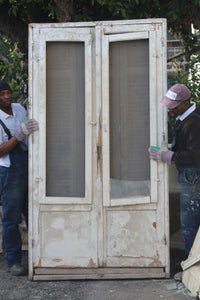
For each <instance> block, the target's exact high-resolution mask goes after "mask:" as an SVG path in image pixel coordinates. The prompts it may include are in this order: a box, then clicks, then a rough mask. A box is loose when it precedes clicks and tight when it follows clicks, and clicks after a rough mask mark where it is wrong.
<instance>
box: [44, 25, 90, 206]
mask: <svg viewBox="0 0 200 300" xmlns="http://www.w3.org/2000/svg"><path fill="white" fill-rule="evenodd" d="M40 38H41V41H40V48H39V53H40V66H39V69H40V78H42V80H41V81H40V95H41V96H40V103H42V104H41V105H40V111H39V118H40V126H41V130H40V144H41V145H43V146H42V149H41V155H40V157H39V160H40V166H41V167H40V170H39V172H40V174H39V178H40V179H41V180H39V184H40V193H41V197H40V203H49V204H54V203H56V204H59V203H60V204H86V203H87V204H89V203H91V199H92V198H91V190H92V188H91V184H90V182H91V169H92V163H91V157H92V155H91V151H92V150H91V140H92V133H91V120H92V115H91V114H92V112H91V106H92V105H91V103H92V92H91V87H92V85H91V82H92V73H91V69H92V51H91V47H92V45H91V31H90V30H89V29H86V28H80V30H79V31H78V33H77V31H76V30H75V29H74V28H71V29H70V30H69V32H67V33H65V34H64V33H63V31H62V30H61V29H58V28H56V29H55V31H53V33H52V32H51V30H48V29H46V28H44V29H43V30H42V31H41V34H40ZM44 78H45V81H44ZM44 87H46V88H44ZM44 162H45V163H44ZM86 166H87V168H86Z"/></svg>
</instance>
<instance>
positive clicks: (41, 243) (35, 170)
mask: <svg viewBox="0 0 200 300" xmlns="http://www.w3.org/2000/svg"><path fill="white" fill-rule="evenodd" d="M29 49H30V52H29V81H30V116H31V117H34V118H35V119H37V120H38V121H39V131H38V132H36V133H35V134H34V136H33V138H32V139H30V147H29V149H30V150H29V212H30V224H29V228H30V231H29V257H30V260H29V267H30V277H32V276H33V278H37V279H38V278H39V279H40V277H37V275H34V274H37V270H40V272H41V273H42V271H41V270H42V269H44V270H47V269H48V268H51V270H52V271H51V272H52V273H53V272H54V271H53V270H54V269H55V270H57V269H58V268H59V269H60V268H63V269H65V270H67V269H69V270H71V269H74V268H75V269H77V268H78V269H82V268H86V269H87V270H90V269H94V270H96V272H98V269H99V268H101V269H104V268H105V270H106V269H108V268H111V269H110V270H112V269H114V268H121V270H122V275H121V276H122V277H123V274H125V273H126V272H125V273H123V269H124V270H125V269H126V268H130V270H129V272H130V273H132V274H133V273H134V270H136V269H138V268H139V269H140V268H141V270H142V269H143V270H146V271H145V272H146V275H147V274H148V275H147V277H156V276H155V274H154V275H152V271H149V270H156V272H157V273H158V274H159V276H163V277H164V276H167V275H168V273H169V259H168V254H169V253H168V252H169V239H168V186H167V180H168V179H167V168H166V166H165V165H164V164H162V163H156V162H153V161H150V160H149V155H148V147H149V145H150V144H152V145H160V144H161V142H162V140H163V138H165V136H166V114H165V113H164V112H163V111H162V108H161V106H160V104H159V100H160V99H161V98H162V96H163V94H164V92H165V88H166V74H165V72H166V23H165V20H160V19H158V20H154V22H153V23H152V20H143V21H142V20H140V21H139V20H138V21H120V22H101V23H69V24H43V25H41V24H32V25H30V28H29ZM45 272H46V271H43V273H42V274H46V273H45ZM105 272H106V271H105ZM47 273H48V272H47ZM114 273H115V272H114V271H113V272H111V275H109V276H110V278H112V277H113V278H115V275H112V274H114ZM48 274H49V273H48ZM79 274H80V273H79ZM86 274H87V272H86ZM34 276H35V277H34ZM86 277H87V275H86ZM135 277H137V275H135ZM138 277H140V276H139V275H138ZM88 278H89V275H88Z"/></svg>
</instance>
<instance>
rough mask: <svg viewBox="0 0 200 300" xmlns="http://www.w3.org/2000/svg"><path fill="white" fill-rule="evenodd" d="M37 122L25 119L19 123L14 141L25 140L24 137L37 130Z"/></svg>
mask: <svg viewBox="0 0 200 300" xmlns="http://www.w3.org/2000/svg"><path fill="white" fill-rule="evenodd" d="M38 128H39V127H38V122H37V121H36V120H34V119H27V120H25V121H24V122H23V123H21V125H20V127H19V128H18V129H17V130H16V131H15V134H14V135H15V137H16V139H17V140H18V141H19V142H21V141H23V140H24V139H25V137H26V135H29V134H31V133H32V132H33V131H36V130H38Z"/></svg>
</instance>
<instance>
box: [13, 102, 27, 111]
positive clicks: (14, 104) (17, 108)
mask: <svg viewBox="0 0 200 300" xmlns="http://www.w3.org/2000/svg"><path fill="white" fill-rule="evenodd" d="M12 109H14V110H16V111H19V112H22V113H26V109H25V108H24V107H23V106H22V105H21V104H20V103H12Z"/></svg>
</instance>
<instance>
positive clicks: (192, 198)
mask: <svg viewBox="0 0 200 300" xmlns="http://www.w3.org/2000/svg"><path fill="white" fill-rule="evenodd" d="M177 169H178V181H179V183H180V185H181V203H180V215H181V228H182V233H183V236H184V238H185V256H186V257H185V258H187V257H188V255H189V252H190V249H191V247H192V245H193V242H194V239H195V236H196V233H197V231H198V228H199V225H200V165H197V166H195V167H177Z"/></svg>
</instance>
